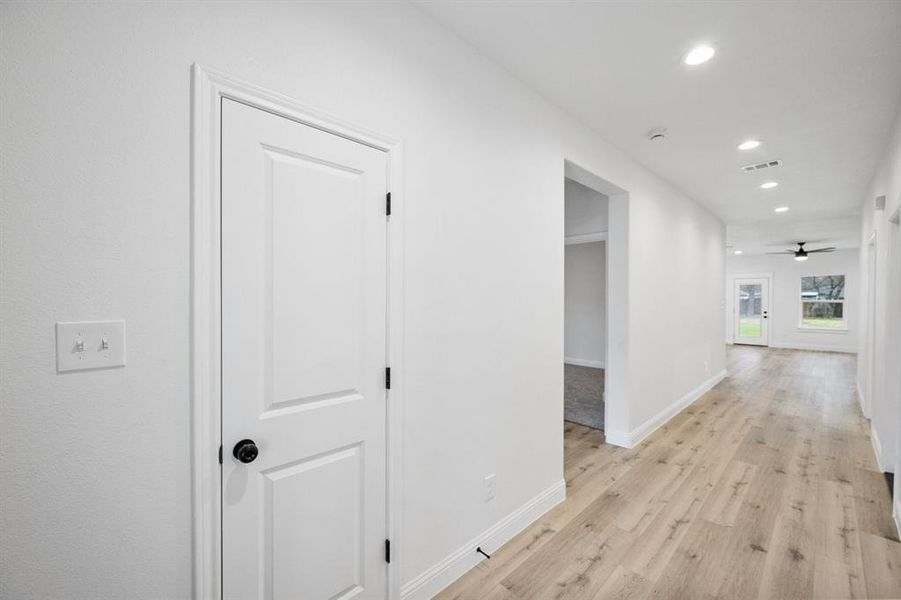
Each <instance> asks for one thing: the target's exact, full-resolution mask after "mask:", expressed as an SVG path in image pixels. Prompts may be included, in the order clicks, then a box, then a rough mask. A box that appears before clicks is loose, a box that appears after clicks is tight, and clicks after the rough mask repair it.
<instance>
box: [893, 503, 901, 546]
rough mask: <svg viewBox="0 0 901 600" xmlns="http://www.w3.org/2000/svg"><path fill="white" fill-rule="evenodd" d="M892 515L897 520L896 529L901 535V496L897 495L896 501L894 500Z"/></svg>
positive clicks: (900, 535)
mask: <svg viewBox="0 0 901 600" xmlns="http://www.w3.org/2000/svg"><path fill="white" fill-rule="evenodd" d="M892 517H893V518H894V520H895V531H897V532H898V536H899V537H901V498H898V497H897V496H896V497H895V501H894V502H892Z"/></svg>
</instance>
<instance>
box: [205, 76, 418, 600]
mask: <svg viewBox="0 0 901 600" xmlns="http://www.w3.org/2000/svg"><path fill="white" fill-rule="evenodd" d="M223 98H229V99H231V100H235V101H237V102H241V103H243V104H246V105H248V106H252V107H255V108H259V109H261V110H264V111H267V112H270V113H273V114H276V115H279V116H282V117H285V118H287V119H291V120H292V121H297V122H299V123H303V124H305V125H309V126H311V127H315V128H317V129H321V130H323V131H327V132H329V133H333V134H335V135H339V136H341V137H344V138H347V139H350V140H353V141H356V142H359V143H361V144H365V145H367V146H371V147H373V148H377V149H379V150H382V151H384V152H385V153H386V154H387V157H388V182H387V184H388V189H389V191H390V192H391V217H390V218H389V221H388V258H387V260H388V340H387V344H388V349H387V355H388V363H389V365H390V366H391V371H392V381H391V390H390V391H388V392H387V399H388V406H387V412H388V414H387V432H386V434H387V449H386V450H387V465H386V469H387V473H386V475H387V482H386V484H387V488H386V489H387V495H388V497H387V515H386V520H387V532H388V538H389V539H390V540H391V562H390V563H389V564H388V565H387V569H388V597H389V598H391V599H396V598H399V597H400V585H401V581H400V573H401V571H402V570H401V568H400V566H401V565H402V561H403V545H402V543H401V538H400V532H401V531H402V527H401V515H402V511H401V501H402V497H401V489H402V486H401V484H402V471H401V468H402V464H403V463H402V460H401V457H402V439H403V438H402V423H403V419H402V417H403V410H402V408H403V404H402V397H403V390H404V380H405V376H404V375H405V373H404V369H403V339H404V336H403V331H404V330H403V326H404V321H403V316H404V310H403V300H404V297H403V289H404V288H403V276H404V271H403V256H404V254H403V251H404V248H403V241H404V236H403V215H404V204H403V202H404V193H403V187H402V182H403V177H402V172H401V169H402V165H403V158H402V157H403V148H402V144H401V142H400V140H397V139H394V138H390V137H386V136H383V135H381V134H378V133H375V132H372V131H370V130H368V129H366V128H363V127H359V126H357V125H354V124H352V123H348V122H347V121H344V120H341V119H338V118H335V117H333V116H331V115H329V114H327V113H324V112H322V111H320V110H317V109H314V108H311V107H309V106H306V105H304V104H303V103H300V102H297V101H296V100H294V99H292V98H289V97H288V96H284V95H282V94H279V93H277V92H273V91H270V90H266V89H264V88H261V87H259V86H256V85H254V84H251V83H248V82H245V81H241V80H238V79H236V78H233V77H231V76H229V75H226V74H224V73H220V72H217V71H213V70H210V69H207V68H205V67H202V66H201V65H199V64H196V63H195V64H194V65H193V66H192V72H191V349H190V356H191V371H190V386H191V387H190V394H191V416H192V424H191V433H192V439H191V446H192V449H191V454H192V512H193V514H192V527H193V532H192V533H193V569H192V571H193V573H192V579H193V596H194V598H196V599H198V600H200V599H204V600H206V599H219V598H221V597H222V553H221V550H222V547H221V542H222V521H221V515H222V511H221V505H220V503H221V496H220V486H221V467H220V464H219V448H220V447H221V444H222V439H221V421H222V414H221V397H222V396H221V389H220V381H221V380H220V376H221V314H220V298H221V286H220V283H221V282H220V277H219V275H220V259H221V254H220V251H221V245H220V244H221V237H220V230H219V227H220V220H219V218H220V173H219V170H220V162H219V161H220V156H219V141H220V127H221V100H222V99H223ZM224 454H226V455H227V452H224ZM379 543H381V542H379Z"/></svg>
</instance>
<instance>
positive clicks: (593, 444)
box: [438, 346, 901, 600]
mask: <svg viewBox="0 0 901 600" xmlns="http://www.w3.org/2000/svg"><path fill="white" fill-rule="evenodd" d="M727 360H728V370H729V377H728V378H727V379H726V380H725V381H723V382H722V383H721V384H720V385H718V386H717V387H716V388H715V389H713V390H712V391H710V392H709V393H707V394H706V395H705V396H704V397H703V398H701V399H700V400H698V401H697V402H696V403H695V404H693V405H692V406H690V407H688V408H687V409H686V410H684V411H682V412H681V413H680V414H679V415H677V416H676V417H675V418H673V419H672V420H671V421H670V422H669V423H668V424H667V425H666V426H664V427H663V428H661V429H660V430H659V431H657V432H656V433H655V434H654V435H652V436H651V437H650V438H648V439H647V440H645V441H644V442H643V443H642V444H640V445H639V446H637V447H636V448H634V449H632V450H626V449H622V448H617V447H613V446H608V445H604V444H603V434H602V433H601V432H599V431H596V430H592V429H589V428H585V427H581V426H578V425H573V424H567V425H566V433H565V454H566V473H565V475H566V481H567V500H566V501H565V502H564V503H562V504H561V505H559V506H557V507H556V508H555V509H554V510H552V511H551V512H549V513H548V514H547V515H545V516H544V517H543V518H542V519H540V520H539V521H537V522H536V523H535V524H533V525H532V526H531V527H529V528H528V529H526V530H525V531H524V532H522V533H521V534H520V535H518V536H517V537H515V538H514V539H513V540H511V541H510V542H509V543H508V544H506V545H505V546H503V547H502V548H500V549H497V550H496V551H495V552H494V554H492V557H491V560H490V561H489V560H485V561H483V562H482V563H481V564H480V565H479V566H478V567H477V568H475V569H473V570H472V571H470V572H469V573H468V574H467V575H465V576H464V577H463V578H461V579H460V580H458V581H457V582H455V583H454V584H452V585H451V586H450V587H449V588H447V589H446V590H445V591H444V592H443V593H442V594H440V595H439V596H438V598H440V599H441V600H457V599H459V600H462V599H488V600H510V599H514V598H515V599H517V600H519V599H536V600H538V599H540V600H545V599H551V598H554V599H563V598H573V599H575V598H579V599H598V600H600V599H609V598H667V599H672V598H685V599H701V598H729V599H739V598H863V597H869V598H898V597H901V543H899V542H898V536H897V532H896V528H895V525H894V523H893V521H892V516H891V499H890V497H889V491H888V487H887V485H886V483H885V480H884V478H883V475H882V473H881V472H879V470H878V467H877V465H876V463H875V460H874V458H873V450H872V448H871V445H870V439H869V433H868V431H869V426H868V423H867V421H866V419H864V418H863V417H862V415H861V413H860V409H859V407H858V403H857V399H856V397H855V391H854V375H855V366H856V358H855V356H854V355H850V354H834V353H823V352H806V351H795V350H773V349H765V348H755V347H747V346H745V347H741V346H734V347H730V348H729V349H728V356H727ZM489 550H495V549H493V548H490V549H489Z"/></svg>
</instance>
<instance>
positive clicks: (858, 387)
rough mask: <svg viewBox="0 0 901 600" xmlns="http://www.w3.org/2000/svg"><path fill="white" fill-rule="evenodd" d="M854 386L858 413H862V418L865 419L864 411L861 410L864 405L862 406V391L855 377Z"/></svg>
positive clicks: (858, 380)
mask: <svg viewBox="0 0 901 600" xmlns="http://www.w3.org/2000/svg"><path fill="white" fill-rule="evenodd" d="M854 385H855V387H856V388H857V403H858V404H860V412H862V413H864V415H863V416H865V417H866V416H867V415H866V411H865V410H864V408H863V406H864V404H863V390H862V389H860V379H857V378H856V377H855V378H854Z"/></svg>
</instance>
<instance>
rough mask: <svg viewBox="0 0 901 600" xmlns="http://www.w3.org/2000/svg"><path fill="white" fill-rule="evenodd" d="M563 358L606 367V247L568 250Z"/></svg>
mask: <svg viewBox="0 0 901 600" xmlns="http://www.w3.org/2000/svg"><path fill="white" fill-rule="evenodd" d="M564 254H565V260H564V263H565V268H564V273H565V275H564V280H565V294H564V296H565V299H564V315H565V316H564V319H563V320H564V339H563V355H564V358H565V360H566V361H567V362H572V363H573V364H582V365H584V366H590V367H601V368H602V367H603V366H604V361H605V359H606V355H607V243H606V242H592V243H589V244H573V245H570V246H566V250H565V251H564Z"/></svg>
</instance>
